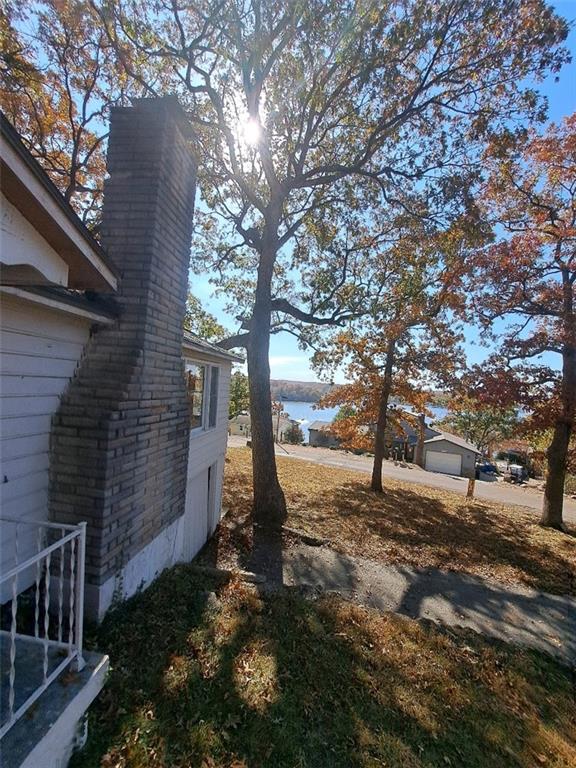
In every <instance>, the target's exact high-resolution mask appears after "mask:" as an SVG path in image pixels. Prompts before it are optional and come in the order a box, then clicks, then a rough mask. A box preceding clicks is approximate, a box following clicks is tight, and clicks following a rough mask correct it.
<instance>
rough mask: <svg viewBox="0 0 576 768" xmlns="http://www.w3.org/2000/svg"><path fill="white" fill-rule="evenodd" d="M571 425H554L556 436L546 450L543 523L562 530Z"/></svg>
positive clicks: (560, 423)
mask: <svg viewBox="0 0 576 768" xmlns="http://www.w3.org/2000/svg"><path fill="white" fill-rule="evenodd" d="M570 432H571V430H570V425H569V424H566V423H564V422H558V423H557V424H556V426H555V427H554V436H553V438H552V442H551V443H550V447H549V448H548V450H547V451H546V457H547V459H548V474H547V476H546V485H545V487H544V506H543V510H542V519H541V521H540V524H541V525H544V526H546V527H547V528H556V529H557V530H562V527H563V524H562V507H563V505H564V480H565V477H566V457H567V454H568V444H569V442H570Z"/></svg>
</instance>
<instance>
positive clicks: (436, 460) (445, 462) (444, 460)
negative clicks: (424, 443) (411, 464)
mask: <svg viewBox="0 0 576 768" xmlns="http://www.w3.org/2000/svg"><path fill="white" fill-rule="evenodd" d="M426 469H427V470H428V471H429V472H443V473H444V474H446V475H459V474H460V471H461V470H462V456H460V454H458V453H441V452H440V451H426Z"/></svg>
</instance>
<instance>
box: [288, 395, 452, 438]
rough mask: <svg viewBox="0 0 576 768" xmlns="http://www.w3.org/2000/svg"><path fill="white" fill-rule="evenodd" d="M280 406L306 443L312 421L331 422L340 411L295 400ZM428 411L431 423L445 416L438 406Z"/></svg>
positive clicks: (442, 409)
mask: <svg viewBox="0 0 576 768" xmlns="http://www.w3.org/2000/svg"><path fill="white" fill-rule="evenodd" d="M282 405H283V407H284V410H285V411H286V413H287V414H288V415H289V416H290V418H291V419H296V421H299V422H300V426H301V428H302V432H303V433H304V441H305V442H306V443H307V442H308V428H309V427H310V424H312V422H313V421H332V420H333V418H334V416H336V414H337V413H338V411H339V410H340V409H339V408H316V407H315V403H301V402H298V401H296V400H294V401H292V400H283V401H282ZM430 410H431V411H432V412H433V413H434V418H433V419H431V421H435V420H439V419H442V418H443V417H444V416H445V415H446V408H442V407H440V406H438V407H437V406H432V407H430Z"/></svg>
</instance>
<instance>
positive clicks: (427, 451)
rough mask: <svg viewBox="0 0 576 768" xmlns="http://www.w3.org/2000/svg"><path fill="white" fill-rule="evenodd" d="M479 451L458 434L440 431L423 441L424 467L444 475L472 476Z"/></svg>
mask: <svg viewBox="0 0 576 768" xmlns="http://www.w3.org/2000/svg"><path fill="white" fill-rule="evenodd" d="M479 454H480V451H479V450H478V449H477V448H476V447H475V446H473V445H472V444H471V443H469V442H467V441H466V440H464V439H463V438H462V437H459V436H458V435H451V434H449V433H448V432H440V433H439V434H437V435H436V436H435V437H431V438H429V439H428V440H425V441H424V469H426V470H428V472H442V473H443V474H445V475H456V476H458V477H474V474H475V473H474V465H475V463H476V457H477V456H478V455H479Z"/></svg>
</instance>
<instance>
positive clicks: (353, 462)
mask: <svg viewBox="0 0 576 768" xmlns="http://www.w3.org/2000/svg"><path fill="white" fill-rule="evenodd" d="M228 445H230V446H245V445H246V440H245V439H244V438H243V437H229V438H228ZM276 453H277V454H278V455H279V456H288V457H291V458H295V459H306V461H312V462H314V463H316V464H325V465H327V466H330V467H341V468H343V469H352V470H356V471H358V472H372V460H371V459H370V458H369V457H366V456H355V455H354V454H352V453H344V452H343V451H330V450H329V449H327V448H310V447H309V446H303V445H287V446H276ZM382 474H383V476H384V477H392V478H395V479H397V480H404V482H407V483H418V484H419V485H427V486H428V487H431V488H442V489H444V490H448V491H455V492H456V493H462V494H465V493H466V490H467V486H468V480H467V479H466V478H464V477H455V476H453V475H443V474H441V473H439V472H426V470H424V469H421V468H420V467H418V466H416V465H415V464H404V465H401V464H399V463H395V462H393V461H385V462H384V466H383V469H382ZM475 495H476V497H477V498H480V499H486V500H487V501H494V502H497V503H499V504H512V505H515V506H519V507H525V508H528V509H529V510H531V511H533V512H538V513H540V512H541V510H542V492H541V491H538V490H536V489H534V488H530V487H518V486H513V485H509V484H508V483H503V482H485V481H480V480H479V481H477V482H476V489H475ZM564 519H565V520H566V521H569V522H572V523H576V501H575V500H574V499H569V498H565V500H564Z"/></svg>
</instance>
